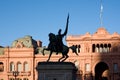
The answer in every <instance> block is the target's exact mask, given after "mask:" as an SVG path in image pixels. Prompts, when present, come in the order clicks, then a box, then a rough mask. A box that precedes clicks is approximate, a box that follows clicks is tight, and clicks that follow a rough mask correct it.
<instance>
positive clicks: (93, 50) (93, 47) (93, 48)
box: [92, 44, 95, 52]
mask: <svg viewBox="0 0 120 80" xmlns="http://www.w3.org/2000/svg"><path fill="white" fill-rule="evenodd" d="M92 52H95V44H93V45H92Z"/></svg>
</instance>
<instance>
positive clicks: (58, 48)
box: [43, 14, 78, 62]
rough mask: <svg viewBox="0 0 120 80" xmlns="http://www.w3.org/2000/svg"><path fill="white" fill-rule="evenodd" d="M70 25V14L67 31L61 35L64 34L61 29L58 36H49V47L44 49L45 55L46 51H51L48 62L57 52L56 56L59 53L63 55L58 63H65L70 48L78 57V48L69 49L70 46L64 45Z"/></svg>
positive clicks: (51, 34)
mask: <svg viewBox="0 0 120 80" xmlns="http://www.w3.org/2000/svg"><path fill="white" fill-rule="evenodd" d="M68 23H69V14H68V17H67V23H66V29H65V31H64V33H63V34H62V33H61V32H62V30H61V29H59V31H58V34H57V35H55V34H54V33H49V35H48V36H49V44H48V47H47V48H44V49H43V55H45V54H44V50H47V51H50V54H49V58H48V60H47V62H48V61H49V60H50V57H51V55H52V53H53V52H56V55H57V54H58V53H62V57H61V58H60V59H59V60H58V62H63V61H65V60H66V59H67V58H68V57H69V56H68V52H69V48H70V49H72V51H73V53H76V55H78V54H77V51H76V46H70V47H68V46H66V45H64V44H63V41H62V40H63V38H64V37H65V36H66V35H67V32H68Z"/></svg>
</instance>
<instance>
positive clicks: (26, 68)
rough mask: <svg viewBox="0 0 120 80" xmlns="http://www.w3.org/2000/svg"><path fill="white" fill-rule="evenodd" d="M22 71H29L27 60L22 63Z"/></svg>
mask: <svg viewBox="0 0 120 80" xmlns="http://www.w3.org/2000/svg"><path fill="white" fill-rule="evenodd" d="M24 71H25V72H27V71H29V64H28V63H27V62H25V63H24Z"/></svg>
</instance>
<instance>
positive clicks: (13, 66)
mask: <svg viewBox="0 0 120 80" xmlns="http://www.w3.org/2000/svg"><path fill="white" fill-rule="evenodd" d="M14 69H15V65H14V63H13V62H11V63H10V71H14Z"/></svg>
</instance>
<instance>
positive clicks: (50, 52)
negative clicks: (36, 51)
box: [47, 51, 52, 62]
mask: <svg viewBox="0 0 120 80" xmlns="http://www.w3.org/2000/svg"><path fill="white" fill-rule="evenodd" d="M51 55H52V51H50V55H49V58H48V60H47V62H49V60H50V57H51Z"/></svg>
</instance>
